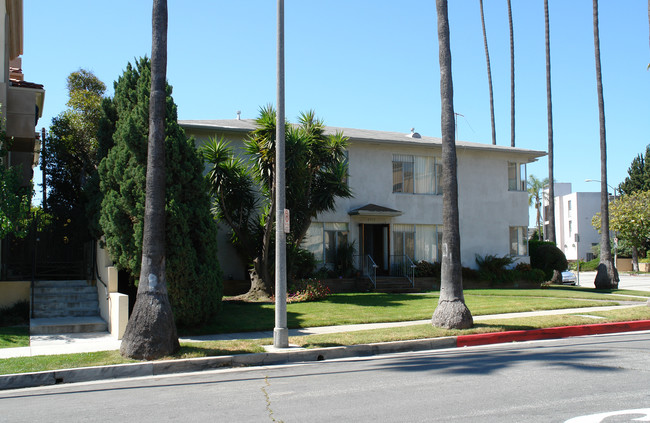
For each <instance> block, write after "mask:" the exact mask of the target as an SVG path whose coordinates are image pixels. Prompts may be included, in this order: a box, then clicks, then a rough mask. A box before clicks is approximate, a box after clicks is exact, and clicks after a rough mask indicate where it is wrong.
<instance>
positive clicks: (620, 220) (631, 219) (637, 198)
mask: <svg viewBox="0 0 650 423" xmlns="http://www.w3.org/2000/svg"><path fill="white" fill-rule="evenodd" d="M609 208H610V214H609V229H611V230H613V231H615V232H616V234H617V236H618V237H619V238H620V239H621V240H624V241H627V243H628V244H629V245H630V247H631V248H632V266H633V269H634V271H638V270H639V251H640V250H641V249H642V248H643V247H644V246H645V245H647V243H648V240H650V190H649V191H641V192H636V193H634V194H629V195H623V196H621V197H618V198H617V199H616V200H614V201H613V202H612V203H611V204H610V206H609ZM600 216H601V215H600V213H598V214H596V215H595V216H594V217H593V219H592V224H593V226H594V228H596V229H597V230H598V231H599V232H600V230H601V225H602V222H601V218H600Z"/></svg>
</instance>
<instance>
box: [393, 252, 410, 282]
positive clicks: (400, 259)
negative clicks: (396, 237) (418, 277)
mask: <svg viewBox="0 0 650 423" xmlns="http://www.w3.org/2000/svg"><path fill="white" fill-rule="evenodd" d="M391 275H393V276H401V277H405V278H406V279H408V281H409V282H410V283H411V286H412V287H414V288H415V263H413V260H411V258H410V257H409V256H408V255H406V254H404V255H398V256H391Z"/></svg>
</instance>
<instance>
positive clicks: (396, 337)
mask: <svg viewBox="0 0 650 423" xmlns="http://www.w3.org/2000/svg"><path fill="white" fill-rule="evenodd" d="M589 316H596V317H601V318H600V319H598V318H594V317H589ZM589 316H584V315H558V316H537V317H526V318H512V319H499V320H497V319H495V320H487V321H482V322H477V323H475V324H474V327H473V328H471V329H465V330H447V329H440V328H434V327H432V326H431V325H428V324H425V325H416V326H405V327H396V328H390V329H372V330H364V331H355V332H343V333H333V334H326V335H310V336H302V337H290V338H289V341H290V342H291V343H292V344H295V345H299V346H302V347H304V348H323V347H332V346H343V345H358V344H369V343H376V342H390V341H403V340H410V339H425V338H437V337H442V336H457V335H469V334H475V333H493V332H504V331H511V330H527V329H543V328H550V327H560V326H573V325H581V324H593V323H608V322H625V321H634V320H650V307H646V306H639V307H633V308H625V309H619V310H611V311H603V312H590V313H589ZM270 344H272V340H271V339H270V338H269V339H256V340H234V341H209V342H190V343H183V344H182V345H181V350H180V351H179V352H178V353H177V354H175V355H174V356H172V357H166V358H165V359H183V358H196V357H213V356H220V355H232V354H247V353H256V352H263V351H264V349H263V346H264V345H270ZM133 362H134V361H133V360H128V359H125V358H123V357H121V356H120V355H119V352H118V351H102V352H95V353H81V354H64V355H56V356H36V357H18V358H8V359H4V360H1V361H0V374H11V373H25V372H38V371H46V370H56V369H67V368H74V367H91V366H103V365H110V364H124V363H133Z"/></svg>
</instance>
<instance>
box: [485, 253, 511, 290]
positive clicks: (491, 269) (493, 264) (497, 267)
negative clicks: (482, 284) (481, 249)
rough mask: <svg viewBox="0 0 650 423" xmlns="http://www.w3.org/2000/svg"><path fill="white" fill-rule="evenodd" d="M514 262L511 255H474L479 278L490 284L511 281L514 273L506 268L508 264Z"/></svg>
mask: <svg viewBox="0 0 650 423" xmlns="http://www.w3.org/2000/svg"><path fill="white" fill-rule="evenodd" d="M512 263H514V258H513V257H512V256H503V257H498V256H495V255H492V254H488V255H486V256H484V257H481V256H479V255H478V254H477V255H476V264H477V265H478V271H479V275H480V277H481V279H484V280H486V281H488V282H489V283H490V285H496V284H506V283H510V282H512V281H513V280H514V279H513V278H514V274H513V273H512V272H511V271H509V270H508V266H510V265H511V264H512Z"/></svg>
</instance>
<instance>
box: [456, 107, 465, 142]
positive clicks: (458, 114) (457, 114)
mask: <svg viewBox="0 0 650 423" xmlns="http://www.w3.org/2000/svg"><path fill="white" fill-rule="evenodd" d="M458 116H460V117H465V115H461V114H460V113H456V112H454V117H455V118H457V117H458ZM454 129H455V130H456V140H458V119H454Z"/></svg>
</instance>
